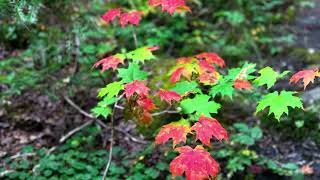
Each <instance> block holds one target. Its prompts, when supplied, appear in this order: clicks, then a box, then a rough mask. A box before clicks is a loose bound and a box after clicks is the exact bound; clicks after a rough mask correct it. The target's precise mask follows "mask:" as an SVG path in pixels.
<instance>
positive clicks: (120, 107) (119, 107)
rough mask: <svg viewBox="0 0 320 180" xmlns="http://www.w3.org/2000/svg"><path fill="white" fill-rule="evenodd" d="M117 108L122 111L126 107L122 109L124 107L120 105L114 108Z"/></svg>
mask: <svg viewBox="0 0 320 180" xmlns="http://www.w3.org/2000/svg"><path fill="white" fill-rule="evenodd" d="M114 107H115V108H117V109H121V110H124V107H122V106H119V105H116V106H114Z"/></svg>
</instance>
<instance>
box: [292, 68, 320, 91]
mask: <svg viewBox="0 0 320 180" xmlns="http://www.w3.org/2000/svg"><path fill="white" fill-rule="evenodd" d="M316 77H320V73H319V69H318V68H315V69H309V70H303V71H299V72H297V73H296V74H294V75H293V76H292V77H291V79H290V83H297V82H298V81H299V80H300V79H303V84H304V89H306V87H307V86H308V84H309V83H310V82H312V83H313V82H314V79H315V78H316Z"/></svg>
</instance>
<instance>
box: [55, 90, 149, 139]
mask: <svg viewBox="0 0 320 180" xmlns="http://www.w3.org/2000/svg"><path fill="white" fill-rule="evenodd" d="M122 97H123V96H121V98H122ZM121 98H118V101H119V100H120V99H121ZM64 99H65V100H66V101H67V102H68V103H69V104H70V105H71V106H72V107H74V108H75V109H76V110H78V111H79V112H80V113H81V114H82V115H84V116H86V117H88V118H91V119H93V120H92V121H95V122H96V123H98V124H99V125H100V126H102V127H103V128H105V129H109V127H108V126H107V125H106V124H105V123H104V122H103V121H101V120H100V119H98V118H96V117H94V116H93V115H91V114H89V113H87V112H86V111H84V110H82V109H81V108H80V107H79V106H78V105H76V104H75V103H74V102H73V101H72V100H71V99H69V98H68V97H67V96H64ZM115 107H117V108H118V109H122V108H123V107H122V106H119V105H116V106H115ZM89 122H90V121H89ZM76 129H78V130H79V131H80V130H81V128H76ZM115 130H116V131H117V132H120V133H122V134H124V135H125V136H127V137H128V138H129V139H131V140H132V141H133V142H136V143H140V144H147V143H148V142H147V141H143V140H139V139H138V138H136V137H133V136H132V135H131V134H129V133H128V132H126V131H124V130H122V129H120V128H117V127H116V128H115ZM73 131H75V129H74V130H73ZM76 132H78V131H76ZM76 132H74V133H76ZM74 133H73V134H74ZM68 134H69V133H68ZM68 137H70V136H68ZM60 141H61V140H60Z"/></svg>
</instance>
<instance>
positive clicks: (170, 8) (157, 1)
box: [148, 0, 191, 15]
mask: <svg viewBox="0 0 320 180" xmlns="http://www.w3.org/2000/svg"><path fill="white" fill-rule="evenodd" d="M148 4H149V6H153V7H156V6H161V8H162V11H164V12H168V13H169V14H171V15H172V14H173V13H174V12H177V13H180V12H186V11H189V12H191V9H190V7H189V6H187V5H186V3H185V0H148Z"/></svg>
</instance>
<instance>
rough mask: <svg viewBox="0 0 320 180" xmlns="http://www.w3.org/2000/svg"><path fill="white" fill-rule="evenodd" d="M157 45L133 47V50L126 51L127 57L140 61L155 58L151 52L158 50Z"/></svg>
mask: <svg viewBox="0 0 320 180" xmlns="http://www.w3.org/2000/svg"><path fill="white" fill-rule="evenodd" d="M158 49H159V48H158V46H151V47H148V46H146V47H141V48H138V49H135V50H133V51H130V52H128V53H127V57H128V58H129V59H132V60H133V61H136V62H142V63H144V61H146V60H152V59H155V58H156V57H155V56H154V55H153V54H152V52H153V51H156V50H158Z"/></svg>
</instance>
